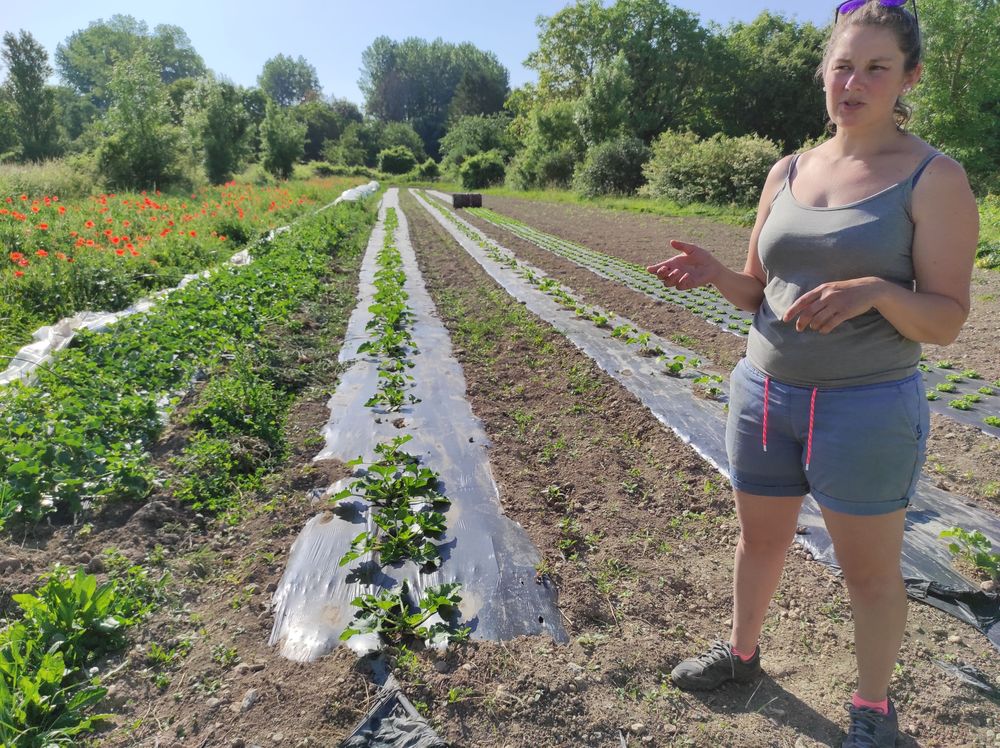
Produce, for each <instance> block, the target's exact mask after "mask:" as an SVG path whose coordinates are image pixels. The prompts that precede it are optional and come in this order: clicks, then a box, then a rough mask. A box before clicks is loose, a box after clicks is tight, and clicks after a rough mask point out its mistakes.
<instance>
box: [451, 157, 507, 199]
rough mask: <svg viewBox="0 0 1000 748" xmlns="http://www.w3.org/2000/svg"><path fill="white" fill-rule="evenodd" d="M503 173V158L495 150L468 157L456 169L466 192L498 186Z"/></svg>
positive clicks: (501, 180)
mask: <svg viewBox="0 0 1000 748" xmlns="http://www.w3.org/2000/svg"><path fill="white" fill-rule="evenodd" d="M504 172H505V168H504V164H503V156H502V155H501V154H500V152H499V151H495V150H494V151H486V152H484V153H477V154H476V155H475V156H469V158H467V159H465V161H463V162H462V165H461V166H460V167H459V169H458V173H459V176H461V178H462V186H463V187H464V188H465V189H467V190H478V189H481V188H482V187H489V186H490V185H493V184H500V183H501V182H503V178H504Z"/></svg>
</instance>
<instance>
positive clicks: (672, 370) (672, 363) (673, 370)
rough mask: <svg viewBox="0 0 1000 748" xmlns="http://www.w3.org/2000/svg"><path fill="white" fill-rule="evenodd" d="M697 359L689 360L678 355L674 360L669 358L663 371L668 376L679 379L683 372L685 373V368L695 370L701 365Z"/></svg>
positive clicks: (664, 363) (664, 364)
mask: <svg viewBox="0 0 1000 748" xmlns="http://www.w3.org/2000/svg"><path fill="white" fill-rule="evenodd" d="M700 363H701V361H699V360H698V359H696V358H688V357H687V356H683V355H677V356H674V357H673V358H669V359H667V360H666V361H664V362H663V369H664V371H665V373H666V374H667V375H668V376H671V377H679V376H681V372H683V371H684V367H685V366H687V367H690V368H692V369H693V368H695V367H697V366H698V364H700Z"/></svg>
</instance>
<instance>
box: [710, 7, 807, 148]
mask: <svg viewBox="0 0 1000 748" xmlns="http://www.w3.org/2000/svg"><path fill="white" fill-rule="evenodd" d="M720 41H721V42H722V48H720V49H719V52H718V53H717V55H716V57H717V59H718V60H719V64H718V65H717V66H716V70H717V71H719V72H720V73H721V75H720V80H719V81H718V84H717V85H716V86H714V88H715V90H716V91H717V92H718V93H717V96H716V100H715V102H714V104H713V108H714V109H715V110H716V111H717V112H718V113H719V121H720V127H721V129H722V130H723V131H724V132H726V133H728V134H730V135H746V134H752V133H756V134H760V135H765V136H767V137H769V138H771V139H773V140H776V141H778V142H779V143H780V144H782V145H783V146H784V149H785V150H786V151H788V150H792V149H794V148H796V147H797V146H799V145H800V144H802V143H803V142H804V141H806V140H808V139H810V138H815V137H817V136H818V135H820V134H821V133H822V132H823V120H822V116H821V115H820V114H818V113H821V112H823V110H824V104H823V93H822V91H821V90H820V86H819V84H818V83H817V81H816V78H815V73H816V69H817V68H818V67H819V65H820V63H821V62H822V59H823V45H824V43H825V32H824V30H823V29H820V28H817V27H816V26H814V25H812V24H811V23H804V24H801V25H799V24H797V23H795V22H794V21H789V20H786V19H785V18H783V17H782V16H780V15H775V14H773V13H769V12H767V11H765V12H763V13H761V14H760V15H759V16H757V18H755V19H754V20H753V21H752V22H751V23H749V24H746V23H736V24H733V25H732V26H730V27H729V28H728V29H727V30H726V32H725V33H724V34H723V36H722V37H721V39H720Z"/></svg>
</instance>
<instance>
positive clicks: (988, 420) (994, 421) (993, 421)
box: [983, 416, 1000, 429]
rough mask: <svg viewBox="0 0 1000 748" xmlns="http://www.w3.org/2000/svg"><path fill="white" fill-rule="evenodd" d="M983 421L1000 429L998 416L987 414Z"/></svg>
mask: <svg viewBox="0 0 1000 748" xmlns="http://www.w3.org/2000/svg"><path fill="white" fill-rule="evenodd" d="M983 423H985V424H986V425H987V426H993V427H994V428H998V429H1000V418H998V417H997V416H986V417H985V418H983Z"/></svg>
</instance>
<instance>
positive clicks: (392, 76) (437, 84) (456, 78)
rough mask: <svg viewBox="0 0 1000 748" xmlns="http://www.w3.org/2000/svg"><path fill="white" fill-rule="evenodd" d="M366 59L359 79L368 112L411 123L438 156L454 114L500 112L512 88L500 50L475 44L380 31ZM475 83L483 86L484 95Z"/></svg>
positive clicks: (429, 150)
mask: <svg viewBox="0 0 1000 748" xmlns="http://www.w3.org/2000/svg"><path fill="white" fill-rule="evenodd" d="M361 61H362V64H361V78H360V80H359V81H358V85H359V87H360V88H361V92H362V94H363V95H364V97H365V112H366V113H367V114H368V116H370V117H374V118H375V119H377V120H380V121H382V122H407V123H409V124H410V125H411V126H412V127H413V129H414V130H415V131H416V132H417V133H418V134H419V135H420V138H421V140H422V141H423V145H424V149H425V150H426V152H427V153H428V154H430V155H431V156H432V157H435V158H436V157H437V156H438V147H439V143H440V140H441V138H442V137H443V136H444V134H445V132H446V131H447V124H448V120H449V117H451V116H461V115H468V114H494V113H496V112H498V111H500V108H501V107H502V105H503V99H504V97H506V94H507V90H508V73H507V69H506V68H505V67H504V66H503V65H501V64H500V62H499V60H497V58H496V55H494V54H493V53H492V52H483V51H482V50H479V49H477V48H476V47H475V46H473V45H471V44H457V45H456V44H450V43H447V42H445V41H443V40H441V39H435V40H434V41H433V42H428V41H425V40H423V39H417V38H415V37H411V38H408V39H404V40H403V41H402V42H395V41H393V40H391V39H389V38H388V37H386V36H380V37H378V38H377V39H375V41H373V42H372V43H371V44H370V45H369V46H368V47H367V48H366V49H365V51H364V52H363V53H362V55H361ZM463 80H464V81H465V83H464V84H463V83H462V81H463ZM460 86H461V90H460ZM473 87H479V89H480V92H479V93H481V95H479V94H477V92H476V91H473ZM457 92H458V93H460V98H459V99H458V100H456V93H457ZM501 92H502V95H501ZM453 104H454V108H453Z"/></svg>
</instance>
